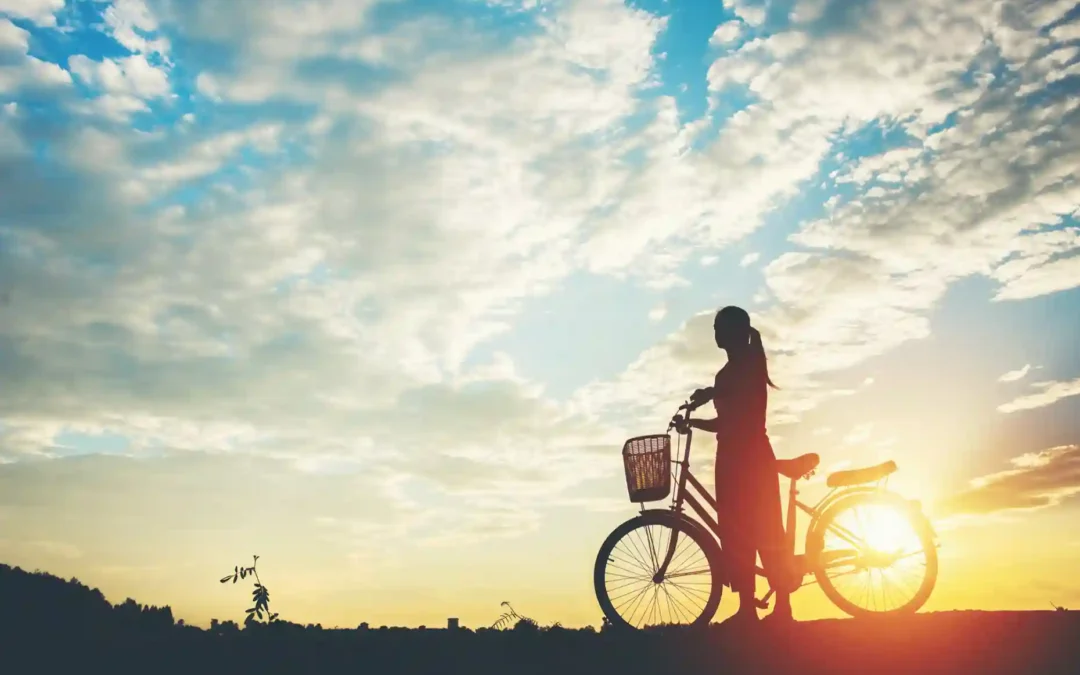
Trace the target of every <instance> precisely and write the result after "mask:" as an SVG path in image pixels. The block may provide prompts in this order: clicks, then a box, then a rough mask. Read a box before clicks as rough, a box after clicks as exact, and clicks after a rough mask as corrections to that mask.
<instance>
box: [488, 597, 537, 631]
mask: <svg viewBox="0 0 1080 675" xmlns="http://www.w3.org/2000/svg"><path fill="white" fill-rule="evenodd" d="M502 606H503V607H506V609H507V611H506V612H505V613H504V614H503V615H502V616H500V617H499V618H498V620H497V621H495V623H493V624H491V627H492V628H494V629H495V630H502V629H504V628H506V627H507V626H510V625H513V626H514V628H515V629H517V628H519V627H520V628H521V629H522V630H525V629H527V628H530V627H532V628H538V627H539V624H537V623H536V621H533V620H532V619H530V618H528V617H525V616H521V615H520V614H518V613H517V612H516V611H514V608H513V607H511V606H510V603H509V602H503V603H502Z"/></svg>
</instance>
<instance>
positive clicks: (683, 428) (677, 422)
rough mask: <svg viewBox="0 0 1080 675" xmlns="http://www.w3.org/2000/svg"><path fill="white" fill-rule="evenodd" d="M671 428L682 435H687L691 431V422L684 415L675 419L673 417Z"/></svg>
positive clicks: (676, 416)
mask: <svg viewBox="0 0 1080 675" xmlns="http://www.w3.org/2000/svg"><path fill="white" fill-rule="evenodd" d="M671 426H672V427H673V428H674V429H675V431H677V432H678V433H680V434H685V433H687V432H689V431H690V422H689V420H687V419H686V418H685V417H683V416H682V415H675V417H672V418H671Z"/></svg>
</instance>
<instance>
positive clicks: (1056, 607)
mask: <svg viewBox="0 0 1080 675" xmlns="http://www.w3.org/2000/svg"><path fill="white" fill-rule="evenodd" d="M1050 606H1051V607H1053V608H1054V609H1055V610H1057V611H1059V612H1067V611H1069V610H1067V609H1065V608H1064V607H1058V606H1057V605H1055V604H1054V603H1052V602H1051V603H1050Z"/></svg>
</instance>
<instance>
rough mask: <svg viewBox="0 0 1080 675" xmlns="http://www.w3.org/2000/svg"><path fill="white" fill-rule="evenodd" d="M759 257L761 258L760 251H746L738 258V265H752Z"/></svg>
mask: <svg viewBox="0 0 1080 675" xmlns="http://www.w3.org/2000/svg"><path fill="white" fill-rule="evenodd" d="M760 258H761V254H760V253H756V252H755V253H747V254H746V255H744V256H743V257H742V259H741V260H739V266H740V267H749V266H751V265H753V264H754V263H756V262H757V261H758V259H760Z"/></svg>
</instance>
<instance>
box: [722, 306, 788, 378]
mask: <svg viewBox="0 0 1080 675" xmlns="http://www.w3.org/2000/svg"><path fill="white" fill-rule="evenodd" d="M713 336H714V337H715V339H716V346H717V347H719V348H720V349H723V350H724V351H726V352H727V353H728V358H729V359H732V358H741V357H742V356H743V355H747V356H750V357H751V358H752V359H754V361H755V362H756V363H757V364H758V366H759V367H760V369H761V373H762V377H764V379H765V383H766V384H768V385H769V386H770V387H773V388H774V389H775V388H776V385H775V384H773V382H772V380H771V379H769V367H768V364H767V363H766V361H765V347H764V345H762V344H761V333H759V332H758V331H757V329H756V328H754V327H753V326H751V325H750V315H749V314H747V313H746V310H745V309H743V308H741V307H735V306H733V305H729V306H727V307H725V308H723V309H721V310H720V311H719V312H717V313H716V318H715V319H713Z"/></svg>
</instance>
